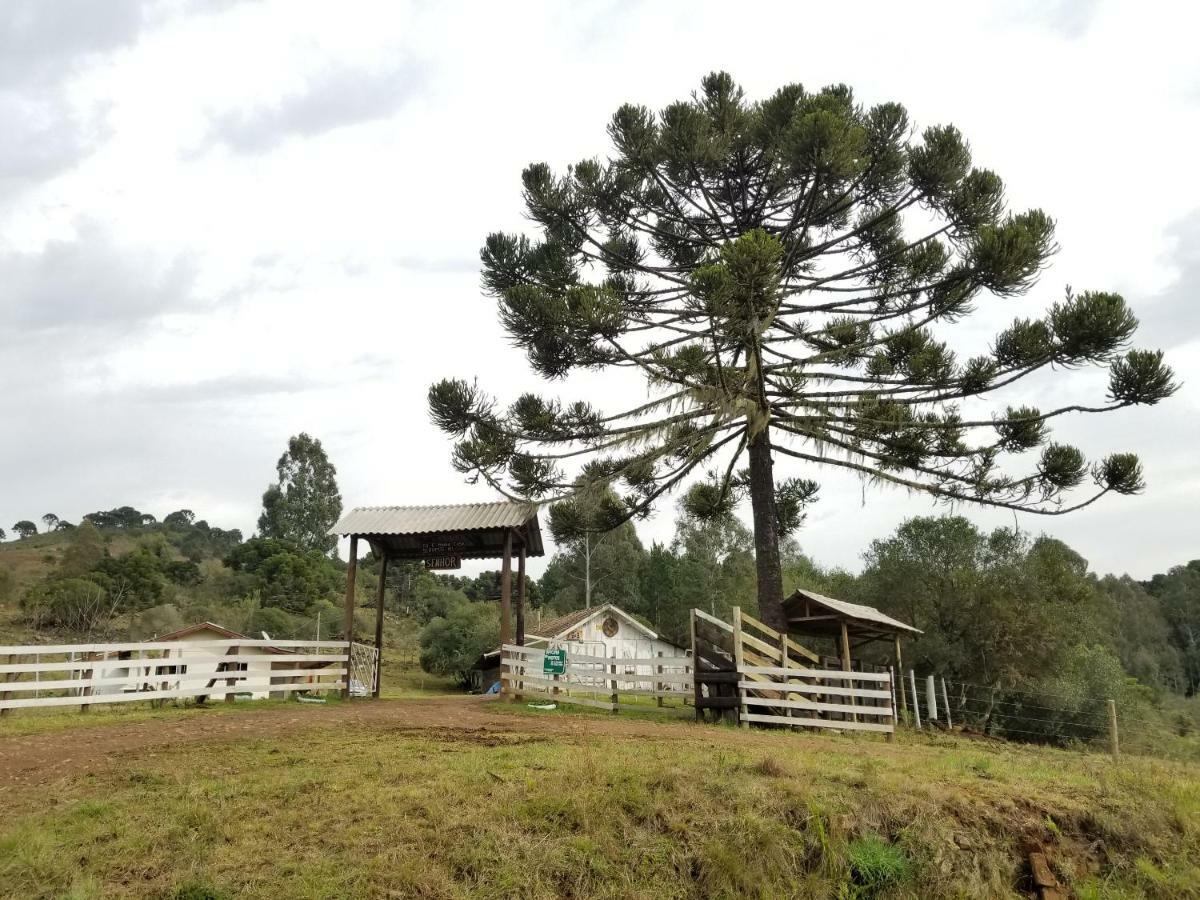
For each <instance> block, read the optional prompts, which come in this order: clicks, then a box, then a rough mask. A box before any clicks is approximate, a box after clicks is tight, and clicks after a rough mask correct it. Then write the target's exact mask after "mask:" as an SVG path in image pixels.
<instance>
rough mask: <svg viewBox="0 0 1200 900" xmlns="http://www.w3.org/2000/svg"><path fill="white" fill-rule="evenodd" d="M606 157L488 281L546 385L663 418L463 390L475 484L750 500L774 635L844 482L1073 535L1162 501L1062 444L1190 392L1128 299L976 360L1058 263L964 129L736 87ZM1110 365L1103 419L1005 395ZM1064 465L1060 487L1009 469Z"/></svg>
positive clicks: (560, 187) (629, 509)
mask: <svg viewBox="0 0 1200 900" xmlns="http://www.w3.org/2000/svg"><path fill="white" fill-rule="evenodd" d="M608 131H609V135H610V137H611V140H612V144H613V151H612V154H611V156H610V157H609V159H608V160H607V161H601V160H599V159H585V160H583V161H581V162H579V163H577V164H575V165H573V166H570V167H568V169H567V171H566V172H565V173H563V174H555V173H554V172H553V171H552V170H551V168H550V166H548V165H547V164H545V163H535V164H533V165H530V166H529V167H528V168H526V169H525V171H524V173H523V184H524V195H523V196H524V203H525V207H526V212H527V214H528V216H529V218H530V219H531V221H532V223H533V225H534V226H535V227H536V234H535V236H530V235H528V234H504V233H496V234H492V235H490V236H489V237H488V238H487V239H486V242H485V244H484V247H483V250H482V253H481V257H482V263H483V266H482V279H483V285H484V287H485V290H486V291H487V292H488V293H489V294H490V295H491V296H493V297H495V298H496V300H497V301H498V305H499V313H500V319H501V322H502V324H503V326H504V328H505V329H506V330H507V332H508V334H509V335H510V336H511V338H512V340H513V341H514V342H515V343H516V344H517V345H518V346H520V347H521V348H523V349H524V350H525V352H526V354H527V356H528V358H529V361H530V363H531V364H532V366H533V368H534V369H535V370H536V371H537V372H538V373H540V374H541V375H542V376H543V377H545V378H546V379H548V380H557V379H562V378H564V377H565V376H567V375H568V374H569V373H571V372H573V371H575V370H581V369H606V368H609V367H614V368H625V369H630V370H632V371H634V372H636V373H639V374H640V375H641V376H643V377H644V379H645V382H646V390H647V391H648V394H649V396H648V398H647V397H639V400H640V402H634V401H633V400H632V399H631V401H630V402H629V404H628V405H627V406H626V407H625V408H623V409H617V410H601V409H598V408H596V407H595V406H593V405H591V404H589V403H586V402H582V401H577V402H569V401H566V400H561V399H556V398H546V397H540V396H536V395H534V394H525V395H522V396H520V397H518V398H516V400H515V401H514V402H512V403H511V405H502V404H501V403H500V402H499V401H498V400H497V399H496V398H494V397H492V396H489V395H488V394H487V393H485V392H484V391H482V390H480V388H479V387H478V385H477V384H476V383H474V382H471V381H468V380H463V379H447V380H444V381H441V382H439V383H437V384H435V385H433V386H432V387H431V388H430V391H429V401H430V408H431V414H432V417H433V419H434V421H435V423H436V424H437V425H438V426H440V427H441V428H442V429H443V430H444V431H446V432H447V433H449V434H450V435H452V436H453V437H454V438H456V443H455V446H454V451H453V463H454V465H455V467H456V468H457V469H458V470H459V471H461V472H463V473H464V474H466V475H467V476H468V477H469V478H471V479H483V480H484V481H486V482H487V483H489V484H491V485H493V486H494V487H495V488H496V489H498V490H500V491H502V492H503V493H504V494H506V495H508V496H510V497H522V498H531V499H538V500H551V501H553V500H557V499H561V498H562V497H565V496H569V495H571V494H572V493H576V492H578V491H579V490H580V489H581V488H580V486H579V482H578V480H577V478H578V472H577V468H578V467H576V466H574V465H573V463H576V462H582V461H584V460H588V461H589V463H590V464H589V465H588V466H587V473H588V478H587V480H588V481H589V482H590V483H591V486H590V487H589V486H584V487H583V488H582V489H584V490H596V491H600V492H604V491H606V489H607V488H610V487H611V488H613V489H614V490H615V491H617V493H616V494H614V495H613V496H614V497H615V498H616V499H615V500H612V501H607V500H606V501H605V504H604V505H605V509H606V514H607V518H606V520H605V522H604V525H605V526H606V527H607V526H610V525H612V524H615V523H616V522H619V521H621V520H622V519H625V518H629V517H632V516H638V515H643V514H645V513H646V512H647V511H648V510H649V509H650V508H651V506H652V504H653V503H654V502H655V500H657V499H658V498H659V497H661V496H662V495H663V494H664V493H666V492H668V491H670V490H672V489H673V488H676V487H678V486H681V485H690V487H689V488H688V492H687V494H686V505H687V508H688V510H689V511H690V512H691V513H692V514H695V515H701V516H712V515H727V514H729V513H730V511H731V510H732V509H733V508H734V507H735V505H736V504H737V503H739V502H740V501H742V500H744V499H745V498H746V497H748V498H749V501H750V506H751V510H752V517H753V525H754V538H755V549H756V557H757V563H756V566H757V577H758V586H757V590H758V594H759V607H760V611H761V613H762V615H763V616H764V617H765V618H766V619H767V620H768V621H771V622H774V623H778V622H779V621H780V619H781V617H782V609H781V605H780V604H781V599H782V579H781V575H780V560H779V540H780V538H781V536H783V535H786V534H787V533H789V532H791V531H792V530H794V529H795V528H796V527H797V526H798V525H799V524H800V522H801V519H802V516H803V510H804V507H805V506H806V505H807V504H808V503H810V502H812V501H813V500H814V499H815V497H816V494H817V489H818V485H817V482H816V481H815V480H813V478H812V476H813V475H815V474H816V472H817V471H818V470H820V469H823V468H830V467H834V468H841V469H847V470H850V471H851V472H854V473H857V474H858V475H860V476H861V477H862V478H863V479H864V480H865V481H869V482H871V483H872V484H891V485H896V486H899V487H901V488H904V489H907V490H910V491H914V492H921V493H924V494H928V495H932V496H934V497H936V498H941V499H943V500H945V501H948V502H951V503H963V502H973V503H980V504H985V505H990V506H995V507H1003V508H1006V509H1013V510H1024V511H1029V512H1035V513H1042V514H1050V515H1057V514H1062V513H1066V512H1070V511H1071V510H1075V509H1079V508H1080V507H1082V506H1086V505H1087V504H1089V503H1092V502H1094V501H1095V500H1096V499H1098V498H1099V497H1101V496H1103V495H1105V494H1108V493H1119V494H1132V493H1136V492H1138V491H1140V490H1142V488H1143V478H1142V470H1141V466H1140V464H1139V462H1138V460H1137V457H1136V456H1134V455H1133V454H1131V453H1113V454H1111V455H1108V456H1105V457H1104V458H1102V459H1100V460H1098V461H1095V462H1094V463H1091V464H1090V465H1089V463H1088V462H1087V461H1086V460H1085V458H1084V456H1083V454H1082V453H1081V452H1080V451H1079V450H1078V449H1076V448H1074V447H1071V446H1068V445H1066V444H1064V443H1060V442H1056V441H1052V440H1050V430H1049V425H1050V423H1051V421H1052V420H1054V419H1056V418H1058V417H1059V416H1062V415H1064V414H1066V413H1069V412H1089V413H1094V412H1105V411H1110V410H1115V409H1119V408H1121V407H1125V406H1129V405H1131V404H1150V403H1155V402H1157V401H1159V400H1162V399H1163V398H1165V397H1167V396H1169V395H1170V394H1171V393H1172V392H1173V391H1174V390H1175V388H1176V385H1175V382H1174V378H1173V375H1172V372H1171V370H1170V369H1169V368H1168V367H1167V366H1166V365H1165V364H1164V362H1163V358H1162V354H1161V353H1160V352H1158V351H1149V350H1140V349H1129V342H1130V340H1131V338H1132V336H1133V334H1134V330H1135V328H1136V326H1137V320H1136V318H1135V317H1134V315H1133V313H1132V312H1131V311H1130V310H1129V308H1128V307H1127V305H1126V303H1125V301H1124V300H1123V299H1122V297H1120V296H1119V295H1117V294H1114V293H1109V292H1103V291H1082V292H1078V293H1074V292H1072V291H1071V290H1070V289H1068V290H1067V291H1066V293H1065V296H1063V297H1062V298H1061V299H1060V300H1058V301H1057V302H1055V303H1053V304H1052V305H1050V306H1049V308H1048V310H1047V311H1046V312H1045V314H1044V315H1027V316H1026V317H1019V318H1016V319H1015V321H1013V323H1012V324H1011V325H1010V326H1009V327H1007V328H1005V329H1004V330H1002V331H1001V332H1000V333H999V334H997V335H996V336H995V338H994V340H993V341H992V342H991V344H990V347H988V348H987V352H981V353H976V354H974V355H967V354H966V353H964V352H963V349H962V338H961V336H960V337H959V338H958V340H957V348H958V352H956V342H955V333H956V332H955V329H954V327H953V326H954V325H955V324H956V323H959V322H961V321H963V320H964V319H966V318H967V317H968V316H970V315H971V314H972V313H973V312H974V311H976V310H977V309H979V308H980V307H982V306H984V305H993V304H998V303H1007V302H1011V301H1012V300H1013V298H1016V297H1020V296H1021V295H1024V294H1026V292H1028V291H1029V290H1030V288H1031V287H1033V285H1034V284H1035V283H1036V281H1037V279H1038V276H1039V273H1041V272H1042V270H1043V268H1044V267H1045V265H1046V263H1047V261H1048V260H1049V258H1050V257H1051V255H1052V254H1053V253H1054V252H1055V250H1056V245H1055V240H1054V222H1053V220H1052V219H1051V218H1050V216H1049V215H1047V214H1046V213H1045V212H1043V211H1041V210H1039V209H1031V210H1026V211H1022V212H1011V211H1009V210H1008V209H1007V206H1006V203H1005V198H1004V186H1003V183H1002V181H1001V179H1000V177H999V176H998V175H997V174H995V173H994V172H992V171H990V170H988V169H984V168H979V167H975V166H973V165H972V161H971V151H970V149H969V146H968V143H967V141H966V140H965V139H964V137H963V136H962V134H961V133H960V132H959V131H958V130H957V129H956V128H955V127H953V126H952V125H937V126H932V127H929V128H926V129H925V130H924V131H923V132H921V133H920V135H919V136H918V135H917V134H916V132H915V130H914V128H913V126H912V125H911V123H910V120H909V116H908V114H907V112H906V111H905V109H904V107H903V106H901V105H899V104H897V103H881V104H878V105H875V106H870V107H866V106H863V105H861V104H859V103H858V102H856V100H855V98H854V95H853V93H852V92H851V90H850V89H849V88H847V87H845V86H843V85H836V86H832V87H826V88H824V89H822V90H819V91H809V90H806V89H805V88H804V87H802V86H800V85H798V84H790V85H786V86H784V87H782V88H780V89H779V90H778V91H776V92H775V93H774V94H773V95H772V96H770V97H768V98H767V99H765V100H762V101H759V102H751V101H750V100H748V99H747V98H746V96H745V95H744V93H743V91H742V90H741V88H739V87H738V86H737V85H736V84H735V83H734V82H733V80H732V79H731V78H730V76H729V75H727V74H724V73H717V74H713V75H710V76H708V77H706V78H705V79H704V80H703V83H702V87H701V90H700V91H698V92H697V93H695V94H694V95H693V96H692V97H691V98H690V99H688V100H684V101H680V102H676V103H672V104H671V105H669V106H667V107H666V108H664V109H663V110H662V111H661V112H659V113H657V114H655V113H654V112H652V111H651V110H649V109H647V108H645V107H642V106H634V105H625V106H622V107H621V108H620V109H619V110H617V112H616V114H615V115H614V116H613V117H612V120H611V123H610V125H609V129H608ZM959 334H961V332H960V333H959ZM1085 365H1100V366H1106V367H1107V368H1108V371H1109V385H1108V395H1107V399H1105V400H1104V401H1102V402H1100V401H1098V402H1097V403H1096V404H1095V405H1091V406H1083V405H1077V404H1070V405H1065V406H1061V407H1057V408H1054V409H1049V410H1041V409H1036V408H1033V407H1031V406H1028V405H1018V406H1013V405H1011V401H1010V402H1009V403H1008V404H1005V403H1004V402H1003V401H1002V400H1000V399H999V398H998V397H995V396H994V395H996V394H998V393H999V392H1001V391H1002V389H1004V388H1007V387H1009V386H1012V385H1014V384H1016V383H1018V382H1021V381H1022V380H1023V379H1026V378H1028V377H1029V376H1030V375H1032V374H1034V373H1037V372H1041V371H1043V370H1054V371H1055V372H1056V373H1057V375H1056V377H1061V375H1062V373H1064V372H1065V371H1066V370H1069V369H1073V368H1077V367H1081V366H1085ZM989 401H990V402H991V404H992V405H990V406H989V405H988V404H989ZM1039 446H1040V447H1042V450H1041V452H1040V455H1039V456H1038V457H1037V459H1036V461H1034V462H1031V463H1025V464H1024V465H1021V466H1020V467H1019V468H1015V469H1014V468H1011V467H1008V466H1003V465H1002V464H1003V463H1004V462H1005V461H1006V460H1007V459H1009V458H1014V457H1017V456H1019V455H1020V454H1021V453H1022V452H1024V451H1029V450H1032V449H1034V448H1036V447H1039ZM784 461H786V462H787V463H789V468H788V470H787V471H786V472H782V473H781V474H780V475H778V476H777V475H776V473H775V464H776V463H777V462H784ZM793 462H794V463H795V464H796V466H795V471H793V470H792V468H791V464H792V463H793ZM1017 462H1018V463H1021V462H1023V461H1021V460H1017ZM701 474H703V475H704V476H705V477H703V478H699V477H698V476H699V475H701ZM1089 480H1090V481H1091V482H1092V483H1093V484H1094V490H1089V491H1088V493H1087V494H1086V495H1085V496H1082V497H1079V496H1076V495H1071V496H1068V494H1069V492H1071V490H1072V489H1074V488H1078V487H1080V486H1081V485H1083V484H1084V482H1085V481H1089Z"/></svg>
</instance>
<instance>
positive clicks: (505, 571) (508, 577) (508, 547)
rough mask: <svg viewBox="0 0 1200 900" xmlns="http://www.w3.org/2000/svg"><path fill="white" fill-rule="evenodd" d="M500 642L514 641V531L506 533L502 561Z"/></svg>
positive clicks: (509, 642) (508, 642)
mask: <svg viewBox="0 0 1200 900" xmlns="http://www.w3.org/2000/svg"><path fill="white" fill-rule="evenodd" d="M500 643H501V645H503V644H511V643H512V532H511V531H510V532H508V533H507V534H505V535H504V559H503V560H502V561H501V563H500Z"/></svg>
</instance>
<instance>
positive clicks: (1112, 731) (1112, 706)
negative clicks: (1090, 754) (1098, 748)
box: [1108, 700, 1121, 759]
mask: <svg viewBox="0 0 1200 900" xmlns="http://www.w3.org/2000/svg"><path fill="white" fill-rule="evenodd" d="M1108 749H1109V752H1110V753H1112V757H1113V759H1116V758H1117V757H1118V756H1120V755H1121V744H1120V741H1119V740H1118V739H1117V701H1116V700H1109V701H1108Z"/></svg>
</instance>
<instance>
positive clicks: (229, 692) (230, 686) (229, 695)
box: [224, 646, 270, 703]
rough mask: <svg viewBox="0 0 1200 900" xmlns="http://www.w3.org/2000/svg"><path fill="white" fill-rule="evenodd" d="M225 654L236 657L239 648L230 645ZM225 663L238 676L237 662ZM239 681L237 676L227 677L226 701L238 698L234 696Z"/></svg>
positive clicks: (226, 667) (227, 669) (227, 668)
mask: <svg viewBox="0 0 1200 900" xmlns="http://www.w3.org/2000/svg"><path fill="white" fill-rule="evenodd" d="M225 655H226V656H233V657H236V656H237V655H238V648H237V647H236V646H234V647H230V648H229V649H228V650H227V651H225ZM224 665H225V671H226V672H228V673H230V674H232V675H235V676H236V673H237V670H238V664H237V662H226V663H225V664H224ZM269 680H270V679H268V681H269ZM237 683H238V680H237V678H236V677H234V678H226V679H225V702H226V703H233V702H234V700H236V699H237V698H236V697H235V696H234V694H235V693H236V692H237Z"/></svg>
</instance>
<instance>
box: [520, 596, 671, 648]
mask: <svg viewBox="0 0 1200 900" xmlns="http://www.w3.org/2000/svg"><path fill="white" fill-rule="evenodd" d="M604 613H611V614H613V615H615V616H617V617H618V618H621V619H624V620H625V622H626V623H627V624H629V625H630V626H631V627H633V628H635V629H637V630H638V631H640V632H642V634H644V635H646V637H648V638H650V639H651V640H661V638H659V636H658V634H656V633H655V632H653V631H651V630H650V629H649V628H647V627H646V626H645V625H643V624H642V623H641V622H639V621H638V620H637V619H635V618H634V617H633V616H631V615H630V614H629V613H627V612H625V610H623V609H621V607H619V606H617V605H616V604H615V603H604V604H601V605H600V606H594V607H592V608H591V609H577V610H575V611H574V612H569V613H565V614H564V615H561V616H556V617H555V618H553V619H546V620H545V621H544V622H542V623H540V624H539V625H535V626H534V627H532V628H530V627H529V626H526V628H525V632H526V634H528V635H530V636H532V637H539V638H545V639H546V640H553V639H555V638H562V637H563V636H564V635H566V634H567V633H568V632H570V631H573V630H574V629H576V628H581V627H582V626H583V625H585V624H586V623H588V622H590V621H591V620H592V619H595V618H597V617H599V616H600V615H601V614H604Z"/></svg>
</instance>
